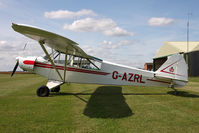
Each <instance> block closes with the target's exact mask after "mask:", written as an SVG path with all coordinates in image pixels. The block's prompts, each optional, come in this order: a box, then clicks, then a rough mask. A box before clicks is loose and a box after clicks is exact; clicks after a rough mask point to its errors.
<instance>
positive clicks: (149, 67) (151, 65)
mask: <svg viewBox="0 0 199 133" xmlns="http://www.w3.org/2000/svg"><path fill="white" fill-rule="evenodd" d="M144 70H148V71H153V63H145V64H144Z"/></svg>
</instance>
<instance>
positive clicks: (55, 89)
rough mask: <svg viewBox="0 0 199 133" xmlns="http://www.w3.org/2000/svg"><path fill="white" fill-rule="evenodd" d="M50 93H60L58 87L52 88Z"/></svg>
mask: <svg viewBox="0 0 199 133" xmlns="http://www.w3.org/2000/svg"><path fill="white" fill-rule="evenodd" d="M50 91H51V92H59V91H60V86H57V87H55V88H52V89H51V90H50Z"/></svg>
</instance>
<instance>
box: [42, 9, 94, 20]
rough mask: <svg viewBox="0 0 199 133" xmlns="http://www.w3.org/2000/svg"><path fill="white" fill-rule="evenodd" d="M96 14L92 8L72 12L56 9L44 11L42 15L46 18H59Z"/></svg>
mask: <svg viewBox="0 0 199 133" xmlns="http://www.w3.org/2000/svg"><path fill="white" fill-rule="evenodd" d="M96 15H97V14H96V13H95V12H93V11H92V10H87V9H82V10H80V11H77V12H72V11H68V10H58V11H51V12H45V13H44V16H45V17H46V18H51V19H61V18H67V19H71V18H75V17H81V16H96Z"/></svg>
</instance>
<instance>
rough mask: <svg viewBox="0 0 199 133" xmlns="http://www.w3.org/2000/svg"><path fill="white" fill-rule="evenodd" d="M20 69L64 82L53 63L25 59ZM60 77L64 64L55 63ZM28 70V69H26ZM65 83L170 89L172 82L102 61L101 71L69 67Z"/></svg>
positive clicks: (39, 58)
mask: <svg viewBox="0 0 199 133" xmlns="http://www.w3.org/2000/svg"><path fill="white" fill-rule="evenodd" d="M21 63H22V64H21ZM21 63H20V67H21V68H22V69H25V70H27V71H32V72H33V73H36V74H39V75H41V76H43V77H46V78H48V79H49V80H55V81H62V80H61V78H60V77H59V75H58V73H57V72H56V71H55V69H54V68H53V66H52V65H51V63H50V62H49V61H47V60H44V59H43V58H42V57H38V58H30V57H28V58H23V60H22V61H21ZM55 65H56V68H57V69H58V71H59V73H60V75H61V76H62V77H64V70H65V68H64V64H58V63H55ZM26 68H27V69H26ZM65 74H66V77H65V82H72V83H88V84H105V85H134V86H162V87H168V86H169V85H170V84H171V80H165V79H163V80H160V79H157V78H156V77H155V72H152V71H146V70H141V69H137V68H133V67H128V66H123V65H118V64H114V63H110V62H106V61H102V63H101V69H100V70H93V69H86V68H82V67H77V66H70V65H67V67H66V73H65Z"/></svg>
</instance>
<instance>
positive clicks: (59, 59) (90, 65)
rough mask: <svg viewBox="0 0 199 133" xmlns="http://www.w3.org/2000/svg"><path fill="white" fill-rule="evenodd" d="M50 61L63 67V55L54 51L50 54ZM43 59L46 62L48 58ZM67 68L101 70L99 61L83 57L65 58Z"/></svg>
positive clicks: (69, 56)
mask: <svg viewBox="0 0 199 133" xmlns="http://www.w3.org/2000/svg"><path fill="white" fill-rule="evenodd" d="M50 57H51V59H53V62H54V63H56V64H60V65H64V64H65V54H63V53H60V52H58V51H54V52H52V53H51V54H50ZM44 59H47V60H48V57H46V56H45V57H44ZM67 66H71V67H77V68H84V69H93V70H100V69H101V61H99V60H95V59H87V58H83V57H77V56H73V55H68V56H67Z"/></svg>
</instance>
